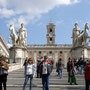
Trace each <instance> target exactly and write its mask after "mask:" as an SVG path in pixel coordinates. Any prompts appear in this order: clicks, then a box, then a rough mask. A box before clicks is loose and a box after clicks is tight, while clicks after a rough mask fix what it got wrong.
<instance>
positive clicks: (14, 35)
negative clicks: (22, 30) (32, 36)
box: [8, 25, 18, 45]
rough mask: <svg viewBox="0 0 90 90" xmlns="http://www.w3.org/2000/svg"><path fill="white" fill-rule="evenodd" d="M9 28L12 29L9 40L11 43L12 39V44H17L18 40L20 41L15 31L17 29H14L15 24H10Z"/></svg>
mask: <svg viewBox="0 0 90 90" xmlns="http://www.w3.org/2000/svg"><path fill="white" fill-rule="evenodd" d="M9 30H10V31H11V34H10V37H9V40H8V42H9V43H10V40H12V44H13V45H16V44H17V41H18V36H17V35H16V33H15V30H14V27H13V25H10V28H9Z"/></svg>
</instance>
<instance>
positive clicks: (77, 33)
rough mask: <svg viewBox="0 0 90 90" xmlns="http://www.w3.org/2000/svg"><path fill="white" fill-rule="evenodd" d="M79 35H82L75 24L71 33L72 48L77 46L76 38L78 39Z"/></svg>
mask: <svg viewBox="0 0 90 90" xmlns="http://www.w3.org/2000/svg"><path fill="white" fill-rule="evenodd" d="M81 33H82V32H81V29H80V28H79V27H78V24H77V23H75V28H74V29H73V33H72V38H73V46H77V45H78V38H79V37H80V34H81Z"/></svg>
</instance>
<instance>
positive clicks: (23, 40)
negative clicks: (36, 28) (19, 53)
mask: <svg viewBox="0 0 90 90" xmlns="http://www.w3.org/2000/svg"><path fill="white" fill-rule="evenodd" d="M10 31H11V34H10V37H9V40H8V42H10V40H12V44H13V45H18V46H23V47H26V45H27V31H26V28H24V24H21V28H20V29H19V30H18V31H16V32H17V34H18V36H17V35H16V33H15V30H14V27H13V25H10Z"/></svg>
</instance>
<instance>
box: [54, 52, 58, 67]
mask: <svg viewBox="0 0 90 90" xmlns="http://www.w3.org/2000/svg"><path fill="white" fill-rule="evenodd" d="M56 62H58V52H57V51H55V64H54V65H55V67H56Z"/></svg>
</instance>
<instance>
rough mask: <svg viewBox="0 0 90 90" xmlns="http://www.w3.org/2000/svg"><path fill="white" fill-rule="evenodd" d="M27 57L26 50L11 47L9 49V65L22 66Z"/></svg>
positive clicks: (19, 47)
mask: <svg viewBox="0 0 90 90" xmlns="http://www.w3.org/2000/svg"><path fill="white" fill-rule="evenodd" d="M26 55H27V48H25V47H21V46H18V45H17V46H13V47H11V48H10V49H9V63H20V64H23V63H24V60H25V58H26Z"/></svg>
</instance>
